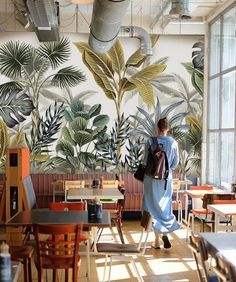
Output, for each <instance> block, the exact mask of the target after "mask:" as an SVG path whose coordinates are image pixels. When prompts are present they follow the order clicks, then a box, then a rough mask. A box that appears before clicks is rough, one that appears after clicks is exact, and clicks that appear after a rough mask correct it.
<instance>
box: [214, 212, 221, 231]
mask: <svg viewBox="0 0 236 282" xmlns="http://www.w3.org/2000/svg"><path fill="white" fill-rule="evenodd" d="M219 225H220V215H219V214H217V213H215V230H214V231H215V232H218V231H219Z"/></svg>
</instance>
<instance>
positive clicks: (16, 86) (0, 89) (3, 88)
mask: <svg viewBox="0 0 236 282" xmlns="http://www.w3.org/2000/svg"><path fill="white" fill-rule="evenodd" d="M22 89H23V86H22V85H21V84H20V83H18V82H15V81H10V82H6V83H3V84H1V85H0V94H6V93H8V92H12V91H21V90H22Z"/></svg>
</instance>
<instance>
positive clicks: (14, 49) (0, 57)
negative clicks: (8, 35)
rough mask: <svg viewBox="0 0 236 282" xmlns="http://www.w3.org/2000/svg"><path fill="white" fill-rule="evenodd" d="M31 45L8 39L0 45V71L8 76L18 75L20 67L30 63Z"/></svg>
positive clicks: (15, 76)
mask: <svg viewBox="0 0 236 282" xmlns="http://www.w3.org/2000/svg"><path fill="white" fill-rule="evenodd" d="M31 48H32V47H31V45H29V44H26V43H20V42H19V41H16V42H14V41H9V42H7V43H5V44H3V45H1V47H0V73H2V74H4V75H6V76H7V77H10V78H17V77H20V76H21V74H22V68H23V67H24V66H25V65H27V64H29V63H30V51H29V50H30V49H31Z"/></svg>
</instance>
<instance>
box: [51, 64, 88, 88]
mask: <svg viewBox="0 0 236 282" xmlns="http://www.w3.org/2000/svg"><path fill="white" fill-rule="evenodd" d="M85 80H86V79H85V75H84V74H83V73H82V72H81V71H80V70H77V69H76V68H75V67H72V66H69V67H65V68H63V69H61V70H59V71H58V72H57V73H56V74H55V75H54V76H53V78H52V81H51V83H52V85H53V86H56V87H59V88H65V87H74V86H76V85H78V84H79V83H80V82H83V81H85Z"/></svg>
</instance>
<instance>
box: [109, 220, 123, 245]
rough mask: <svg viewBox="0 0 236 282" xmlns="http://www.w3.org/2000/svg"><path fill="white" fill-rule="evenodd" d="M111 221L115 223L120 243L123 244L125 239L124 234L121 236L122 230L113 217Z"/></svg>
mask: <svg viewBox="0 0 236 282" xmlns="http://www.w3.org/2000/svg"><path fill="white" fill-rule="evenodd" d="M112 222H113V223H114V224H115V226H116V228H117V231H118V234H119V237H120V241H121V243H122V244H124V243H125V240H124V236H123V232H122V229H121V226H120V224H119V223H118V222H117V221H116V220H115V219H112Z"/></svg>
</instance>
